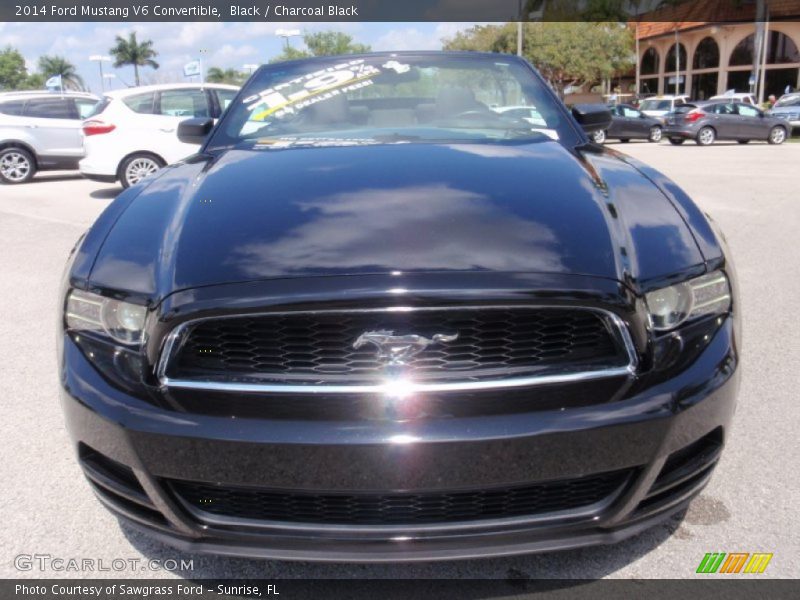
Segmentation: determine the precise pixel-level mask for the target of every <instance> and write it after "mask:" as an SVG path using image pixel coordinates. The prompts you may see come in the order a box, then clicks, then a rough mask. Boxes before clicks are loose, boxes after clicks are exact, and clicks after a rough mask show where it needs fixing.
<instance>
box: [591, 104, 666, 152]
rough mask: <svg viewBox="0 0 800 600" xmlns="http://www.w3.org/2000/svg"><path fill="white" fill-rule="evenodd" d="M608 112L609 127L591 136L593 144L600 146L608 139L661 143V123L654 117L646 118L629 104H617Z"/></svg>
mask: <svg viewBox="0 0 800 600" xmlns="http://www.w3.org/2000/svg"><path fill="white" fill-rule="evenodd" d="M610 110H611V125H610V126H609V128H608V129H601V130H598V131H595V132H594V133H593V134H592V140H593V141H594V142H595V143H597V144H602V143H603V142H605V141H606V140H607V139H608V138H615V139H618V140H620V141H621V142H628V141H630V140H647V141H649V142H660V141H661V121H659V120H658V119H656V118H655V117H648V116H647V115H646V114H644V113H643V112H642V111H640V110H638V109H636V108H634V107H633V106H631V105H630V104H617V105H616V106H612V107H610Z"/></svg>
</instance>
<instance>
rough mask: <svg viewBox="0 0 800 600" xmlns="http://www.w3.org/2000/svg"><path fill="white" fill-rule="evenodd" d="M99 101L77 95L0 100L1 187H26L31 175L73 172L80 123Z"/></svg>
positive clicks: (77, 156)
mask: <svg viewBox="0 0 800 600" xmlns="http://www.w3.org/2000/svg"><path fill="white" fill-rule="evenodd" d="M98 101H99V98H98V97H97V96H93V95H92V94H86V93H82V92H64V93H63V94H59V93H57V92H8V93H4V94H0V181H2V182H3V183H25V182H26V181H30V179H31V178H32V177H33V176H34V174H35V173H36V171H44V170H52V169H77V168H78V161H79V160H80V159H81V158H82V157H83V137H82V134H81V123H82V121H83V119H84V118H86V117H87V116H89V115H90V114H91V113H92V111H93V110H94V107H95V105H96V104H97V103H98Z"/></svg>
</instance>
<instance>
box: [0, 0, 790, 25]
mask: <svg viewBox="0 0 800 600" xmlns="http://www.w3.org/2000/svg"><path fill="white" fill-rule="evenodd" d="M642 4H647V3H639V2H631V1H630V0H342V1H341V2H338V1H337V0H300V1H298V0H284V1H283V2H280V0H279V1H278V2H275V1H273V0H0V21H29V22H30V21H41V22H46V21H81V22H85V21H117V22H139V21H175V22H193V21H251V22H254V21H268V22H269V21H273V22H303V21H330V22H334V21H462V22H463V21H496V22H500V21H517V20H523V21H669V22H709V21H710V22H748V21H749V22H752V21H756V20H764V19H767V18H768V19H770V20H800V0H759V1H758V2H757V1H756V0H683V1H680V0H678V1H677V2H674V1H673V2H664V3H662V4H661V5H660V6H661V8H658V9H657V10H655V11H651V12H647V13H643V12H641V10H642V9H641V8H637V7H639V6H641V5H642Z"/></svg>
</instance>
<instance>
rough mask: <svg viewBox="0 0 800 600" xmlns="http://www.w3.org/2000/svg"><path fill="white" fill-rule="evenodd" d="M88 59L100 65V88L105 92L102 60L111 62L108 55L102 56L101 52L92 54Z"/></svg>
mask: <svg viewBox="0 0 800 600" xmlns="http://www.w3.org/2000/svg"><path fill="white" fill-rule="evenodd" d="M89 60H91V61H92V62H96V63H97V64H98V65H99V66H100V90H101V91H103V92H105V91H106V86H105V82H104V79H105V78H104V77H103V62H111V57H110V56H103V55H102V54H92V55H91V56H90V57H89Z"/></svg>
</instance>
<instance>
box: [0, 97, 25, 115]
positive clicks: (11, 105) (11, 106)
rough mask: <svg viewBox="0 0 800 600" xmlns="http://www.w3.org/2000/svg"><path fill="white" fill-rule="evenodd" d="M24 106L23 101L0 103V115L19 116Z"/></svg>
mask: <svg viewBox="0 0 800 600" xmlns="http://www.w3.org/2000/svg"><path fill="white" fill-rule="evenodd" d="M24 106H25V100H9V101H8V102H3V103H0V113H2V114H4V115H15V116H19V115H21V114H22V109H23V107H24Z"/></svg>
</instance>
